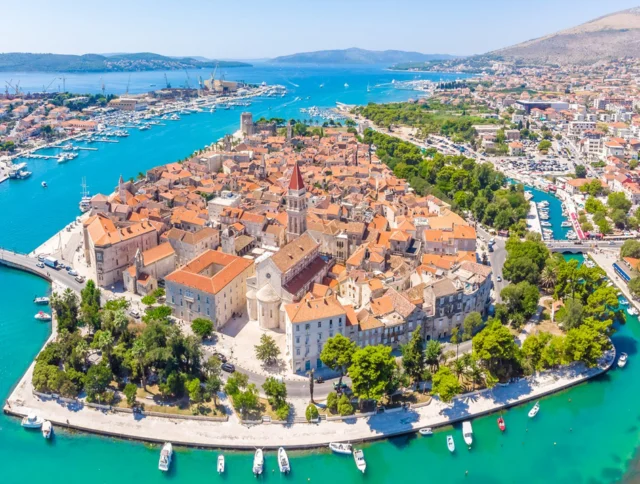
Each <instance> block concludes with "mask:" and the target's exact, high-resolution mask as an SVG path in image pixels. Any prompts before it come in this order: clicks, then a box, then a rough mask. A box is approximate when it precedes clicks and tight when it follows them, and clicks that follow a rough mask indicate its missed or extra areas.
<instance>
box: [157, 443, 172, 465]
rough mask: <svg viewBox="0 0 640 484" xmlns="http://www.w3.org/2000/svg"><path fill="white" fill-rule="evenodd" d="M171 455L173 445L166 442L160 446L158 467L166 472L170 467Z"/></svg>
mask: <svg viewBox="0 0 640 484" xmlns="http://www.w3.org/2000/svg"><path fill="white" fill-rule="evenodd" d="M172 457H173V446H172V445H171V443H169V442H167V443H166V444H164V445H163V446H162V450H161V451H160V460H159V461H158V469H160V470H161V471H163V472H167V471H168V470H169V467H171V458H172Z"/></svg>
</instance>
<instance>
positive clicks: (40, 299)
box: [33, 296, 49, 304]
mask: <svg viewBox="0 0 640 484" xmlns="http://www.w3.org/2000/svg"><path fill="white" fill-rule="evenodd" d="M33 302H34V303H36V304H49V298H48V297H46V296H42V297H35V298H33Z"/></svg>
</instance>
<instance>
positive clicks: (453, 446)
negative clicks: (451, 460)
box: [447, 435, 456, 452]
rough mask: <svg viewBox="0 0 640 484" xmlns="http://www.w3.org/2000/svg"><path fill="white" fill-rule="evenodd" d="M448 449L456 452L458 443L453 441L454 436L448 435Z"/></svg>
mask: <svg viewBox="0 0 640 484" xmlns="http://www.w3.org/2000/svg"><path fill="white" fill-rule="evenodd" d="M447 448H448V449H449V452H455V450H456V443H455V442H454V441H453V435H447Z"/></svg>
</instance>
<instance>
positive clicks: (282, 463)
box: [278, 447, 291, 474]
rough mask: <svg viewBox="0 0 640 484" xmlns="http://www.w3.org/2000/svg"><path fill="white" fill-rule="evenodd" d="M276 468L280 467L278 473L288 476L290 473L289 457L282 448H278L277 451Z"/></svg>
mask: <svg viewBox="0 0 640 484" xmlns="http://www.w3.org/2000/svg"><path fill="white" fill-rule="evenodd" d="M278 467H280V472H282V473H283V474H288V473H289V472H291V465H290V464H289V456H287V451H286V450H284V447H280V448H279V449H278Z"/></svg>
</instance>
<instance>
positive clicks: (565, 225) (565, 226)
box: [560, 220, 573, 228]
mask: <svg viewBox="0 0 640 484" xmlns="http://www.w3.org/2000/svg"><path fill="white" fill-rule="evenodd" d="M560 226H561V227H564V228H571V227H573V224H572V223H571V222H568V221H566V220H565V221H564V222H562V223H561V224H560Z"/></svg>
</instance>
